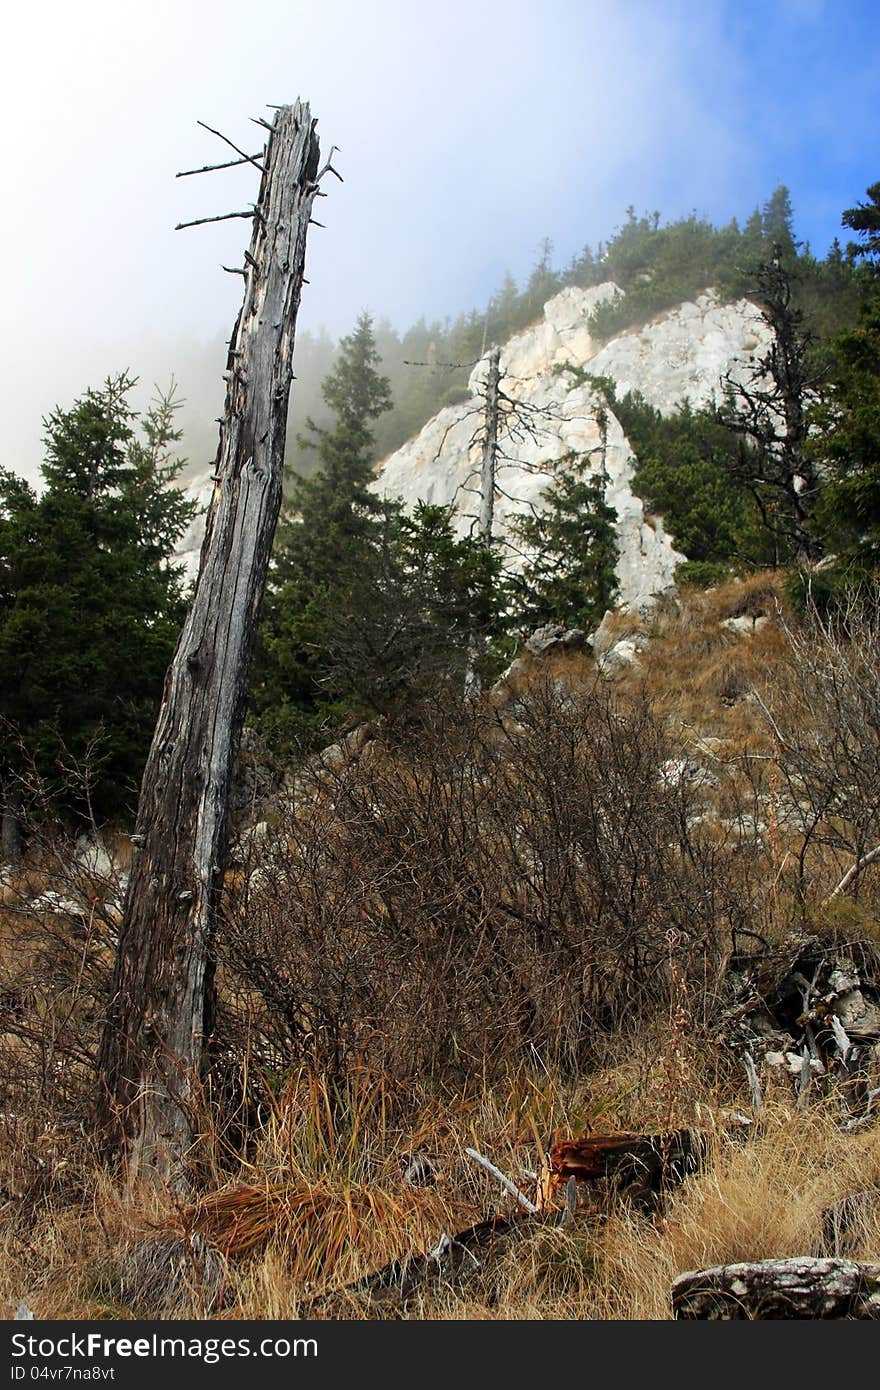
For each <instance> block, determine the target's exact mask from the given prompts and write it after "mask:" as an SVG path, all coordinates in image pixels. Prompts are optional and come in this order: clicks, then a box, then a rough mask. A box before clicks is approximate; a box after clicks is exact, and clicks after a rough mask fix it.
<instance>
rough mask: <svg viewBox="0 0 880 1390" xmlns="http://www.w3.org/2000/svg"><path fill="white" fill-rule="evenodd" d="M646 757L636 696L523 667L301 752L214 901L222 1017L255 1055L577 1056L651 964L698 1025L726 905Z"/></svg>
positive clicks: (580, 1060) (429, 1059)
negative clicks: (370, 740)
mask: <svg viewBox="0 0 880 1390" xmlns="http://www.w3.org/2000/svg"><path fill="white" fill-rule="evenodd" d="M669 751H670V750H669V748H668V747H667V746H666V744H665V740H664V737H663V735H662V733H661V730H660V728H659V726H658V724H657V722H656V721H655V720H654V718H653V717H652V715H651V713H650V711H649V709H648V706H647V703H646V702H645V701H638V700H637V701H634V702H632V703H631V705H630V707H629V708H628V709H626V710H625V709H624V708H623V707H622V706H621V705H620V703H619V702H618V701H616V700H615V698H614V696H613V694H612V692H610V691H609V690H608V688H607V687H606V686H604V685H603V684H602V683H601V682H600V681H594V682H593V684H592V685H590V686H589V687H588V688H586V689H580V690H576V691H575V690H572V689H571V688H570V687H568V686H565V685H563V684H562V683H560V682H553V681H544V682H535V683H534V684H533V685H532V686H531V687H530V689H529V690H528V691H527V692H525V693H524V694H522V695H521V696H520V697H519V698H518V700H517V701H516V702H515V704H514V705H512V706H511V707H510V708H509V709H508V711H507V712H506V713H504V714H501V713H499V712H498V711H496V710H492V709H487V708H486V707H485V706H483V705H477V704H472V703H467V702H464V703H460V704H456V703H455V702H454V701H452V700H450V699H449V698H448V697H447V698H446V700H445V701H444V703H443V705H442V707H441V706H435V707H432V708H430V709H428V710H426V711H425V712H424V713H423V715H422V717H420V719H419V720H418V722H416V723H413V724H412V725H411V726H410V727H409V728H408V729H406V730H397V731H396V741H395V743H394V744H393V746H390V745H389V746H386V747H385V748H384V749H383V750H382V752H381V755H379V754H378V753H374V755H373V756H372V757H371V758H370V759H369V760H366V761H365V760H363V759H360V760H352V761H348V762H345V763H343V764H342V765H341V766H339V767H337V768H335V769H332V770H328V769H327V768H326V767H323V768H321V769H319V770H318V771H316V772H315V773H314V776H313V779H312V784H311V785H307V784H306V783H305V782H303V783H302V785H301V788H300V804H299V805H298V806H297V807H296V808H295V809H294V810H293V811H292V812H291V814H289V815H288V816H287V817H286V818H284V819H283V821H282V822H281V823H279V825H278V827H277V829H276V834H275V837H274V839H273V841H272V842H271V844H267V843H265V842H264V843H263V844H262V845H261V848H260V860H259V864H258V865H257V864H252V865H251V866H246V868H245V882H246V886H245V887H244V889H243V891H241V893H240V894H238V895H234V894H233V895H230V897H229V900H228V902H227V905H226V913H225V924H224V930H223V933H222V939H221V942H220V945H219V954H220V960H221V966H222V971H223V979H224V982H225V987H226V989H227V991H228V993H230V994H231V995H234V996H235V998H236V1000H237V1004H236V1008H237V1018H238V1024H237V1025H235V1024H234V1018H233V1021H232V1022H230V1020H229V1019H228V1020H227V1027H228V1028H230V1029H231V1030H232V1031H233V1032H234V1031H235V1028H236V1026H237V1028H238V1036H239V1037H240V1036H242V1035H243V1031H244V1028H245V1025H244V1024H243V1023H242V1019H243V1018H244V1016H245V1015H247V1030H248V1034H249V1037H250V1038H251V1039H252V1041H253V1046H254V1048H255V1050H256V1052H257V1053H259V1055H260V1056H261V1057H262V1058H263V1068H264V1072H265V1071H266V1070H271V1069H273V1068H275V1069H278V1070H279V1071H280V1072H283V1071H284V1069H285V1068H290V1067H292V1066H296V1065H299V1064H301V1063H302V1062H303V1061H308V1062H310V1063H312V1064H314V1065H315V1066H316V1067H317V1068H318V1069H319V1070H321V1071H324V1072H326V1073H327V1074H329V1075H331V1076H336V1077H340V1078H341V1077H343V1076H344V1075H345V1072H346V1070H347V1068H349V1067H350V1065H351V1063H352V1061H353V1060H355V1059H358V1060H361V1061H364V1062H365V1063H366V1064H368V1065H370V1066H372V1067H374V1068H376V1069H377V1070H380V1071H386V1072H388V1073H389V1074H391V1075H393V1076H395V1077H400V1076H409V1077H415V1076H422V1075H440V1074H448V1075H459V1076H460V1075H462V1074H476V1075H479V1074H480V1073H485V1072H486V1071H487V1070H488V1071H491V1072H497V1071H499V1070H500V1068H501V1067H502V1066H504V1065H506V1064H510V1063H513V1064H517V1063H519V1062H522V1061H523V1060H524V1059H525V1060H528V1061H530V1062H534V1061H535V1060H536V1059H538V1060H540V1061H541V1062H543V1063H544V1064H546V1065H547V1066H552V1065H561V1066H563V1067H566V1068H580V1067H582V1066H584V1065H585V1064H586V1063H588V1062H589V1060H590V1058H591V1056H593V1055H594V1049H595V1046H596V1045H597V1043H598V1041H599V1039H600V1038H601V1037H603V1036H607V1035H608V1034H610V1033H612V1032H617V1031H619V1030H621V1029H624V1028H627V1027H630V1026H636V1025H638V1023H639V1021H640V1020H644V1019H645V1018H647V1017H649V1016H650V1015H651V1014H652V1013H656V1011H658V1010H662V1009H665V1008H666V1007H667V1005H668V999H669V991H670V984H671V964H672V959H673V958H674V960H675V962H676V966H677V969H678V971H679V973H680V976H681V978H682V979H684V980H685V981H689V982H690V983H691V984H692V985H696V984H697V983H699V986H700V994H701V1003H700V1004H699V1005H698V1006H697V1010H696V1012H697V1016H698V1021H699V1015H700V1012H701V1010H704V1009H705V1008H706V1007H711V1005H710V1002H709V996H711V993H712V981H713V980H714V979H715V976H716V973H717V967H718V963H719V959H720V955H721V952H722V950H723V942H724V941H726V940H727V939H728V937H729V931H730V928H731V926H733V925H736V923H737V922H738V921H739V920H740V918H741V916H742V913H743V911H744V908H743V906H742V904H740V903H739V902H738V900H737V896H736V894H735V892H734V891H733V887H732V885H731V883H730V881H729V878H728V875H727V872H726V862H727V861H726V857H725V853H724V848H723V846H722V845H721V844H719V842H718V839H717V836H716V837H713V836H710V835H707V834H703V833H702V831H701V829H700V826H699V824H698V823H697V822H698V817H696V816H695V815H694V814H693V813H694V809H695V802H694V792H693V790H692V789H690V788H689V787H688V786H687V785H685V784H681V785H678V786H673V785H669V783H668V781H666V780H664V778H663V777H662V776H661V774H660V767H661V764H662V763H663V762H664V760H665V759H666V758H667V757H668V755H669ZM670 942H672V943H673V945H672V947H670ZM671 952H672V955H671V954H670V953H671ZM235 1015H236V1009H233V1010H232V1016H235Z"/></svg>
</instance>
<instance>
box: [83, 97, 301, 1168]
mask: <svg viewBox="0 0 880 1390" xmlns="http://www.w3.org/2000/svg"><path fill="white" fill-rule="evenodd" d="M315 124H316V122H315V121H313V120H312V118H311V115H310V112H309V108H308V106H307V105H306V104H305V103H303V102H299V101H298V102H296V103H295V105H293V106H286V107H282V108H281V109H280V110H279V111H278V112H277V113H276V116H275V121H274V124H273V128H272V132H271V135H270V137H269V142H268V147H267V150H266V153H265V157H264V172H263V176H262V182H261V186H260V195H259V199H258V202H257V205H256V212H255V214H254V227H253V235H252V238H251V243H250V249H249V251H248V252H247V253H246V256H245V262H246V265H245V295H244V303H243V305H242V309H241V312H240V314H239V317H238V320H237V322H236V326H235V330H234V333H233V336H232V340H231V344H230V351H229V358H228V370H227V373H226V379H227V382H228V386H227V393H226V407H225V413H224V419H223V422H222V425H221V430H220V444H219V450H218V458H217V467H216V485H215V488H214V495H213V499H212V502H211V506H210V509H209V514H208V520H207V529H206V534H205V540H204V544H203V547H202V555H201V565H200V569H199V575H198V580H197V583H196V591H195V597H194V600H193V604H192V608H191V610H190V612H189V615H188V617H187V619H186V622H185V624H184V628H183V631H182V633H181V637H180V641H179V642H178V646H177V650H176V652H175V655H174V658H173V661H172V663H171V666H170V668H169V671H168V675H167V677H166V681H165V691H164V694H163V698H162V704H161V708H160V711H159V716H158V721H157V724H156V730H155V734H154V737H153V744H152V747H151V750H150V754H149V757H148V760H147V765H146V769H145V772H144V777H143V782H142V785H141V796H140V803H139V806H138V817H137V826H136V833H135V836H134V837H133V840H134V845H135V855H134V859H133V863H132V869H131V876H130V879H129V884H128V890H127V893H126V900H125V908H124V913H123V922H122V926H121V929H120V935H119V948H118V955H117V961H116V969H115V975H114V983H113V996H112V1000H111V1006H110V1010H109V1015H108V1018H107V1021H106V1025H105V1031H104V1036H103V1041H102V1047H101V1055H100V1063H99V1070H100V1097H99V1115H100V1119H101V1121H102V1124H103V1127H104V1130H105V1132H106V1133H107V1135H108V1139H109V1143H110V1145H111V1146H112V1147H115V1148H118V1147H120V1146H124V1145H127V1146H128V1148H129V1158H130V1164H131V1171H132V1173H133V1175H135V1176H137V1177H140V1178H144V1179H147V1180H150V1181H153V1182H172V1183H177V1182H180V1181H182V1180H184V1178H185V1171H186V1161H187V1157H188V1155H189V1154H190V1152H191V1151H192V1149H193V1146H194V1144H195V1143H196V1142H197V1139H198V1133H199V1119H198V1114H197V1110H198V1076H199V1065H200V1061H201V1057H202V1048H203V1035H204V1032H205V1008H206V997H207V992H208V988H209V981H210V976H211V948H212V932H213V922H214V915H215V912H216V908H217V903H218V898H219V895H220V891H221V888H222V883H223V872H224V867H225V863H226V853H227V834H228V809H229V798H230V790H231V783H232V777H233V771H234V766H235V759H236V755H237V751H238V745H239V739H240V735H241V727H242V722H243V719H244V711H245V702H246V695H247V678H248V670H249V666H250V660H251V654H252V649H253V641H254V633H255V629H256V623H257V616H258V613H259V608H260V603H261V600H262V595H263V589H264V586H265V581H266V573H267V568H268V563H269V554H270V550H271V546H272V539H273V536H274V533H275V526H276V523H277V520H278V513H279V509H280V505H281V485H282V473H283V460H284V442H285V431H286V424H287V406H288V396H289V391H290V383H291V379H292V357H293V343H294V328H295V323H296V314H297V309H298V307H299V300H300V292H301V288H302V281H303V266H304V260H305V246H306V231H307V227H308V224H309V217H310V213H311V208H312V203H313V201H314V197H315V194H316V192H317V182H316V179H317V177H318V162H319V146H318V141H317V137H316V136H315V130H314V127H315Z"/></svg>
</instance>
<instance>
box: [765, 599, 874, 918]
mask: <svg viewBox="0 0 880 1390" xmlns="http://www.w3.org/2000/svg"><path fill="white" fill-rule="evenodd" d="M878 599H880V593H878V592H877V590H876V589H875V590H874V591H873V592H871V593H862V594H857V595H856V596H854V597H853V599H852V600H851V602H850V604H849V607H848V609H847V610H846V611H845V612H844V613H842V614H837V615H835V616H832V617H830V618H821V617H820V616H819V614H818V613H816V612H815V611H813V612H812V613H810V614H809V615H808V618H807V620H806V621H805V622H804V623H803V625H801V626H800V627H794V626H788V627H787V628H786V630H785V631H786V639H787V653H786V659H785V660H784V662H783V663H782V665H781V666H780V667H779V668H778V669H777V670H775V671H774V673H773V676H772V679H771V680H770V681H769V683H768V685H767V688H766V689H765V690H764V691H763V692H762V693H761V695H760V696H759V705H760V708H761V710H762V712H763V714H764V716H765V718H766V721H767V724H768V726H769V729H770V732H771V734H772V738H773V743H774V759H775V762H776V764H777V766H778V776H779V780H780V785H781V797H780V808H779V815H780V821H781V823H782V825H783V828H784V829H786V830H788V831H791V832H794V833H795V834H796V835H797V838H798V846H797V851H796V859H797V884H798V889H799V891H800V893H801V896H802V897H804V898H806V897H808V895H809V891H810V889H811V887H815V888H817V889H818V891H820V892H822V893H828V892H829V890H830V892H831V894H832V895H836V894H837V893H842V892H847V893H849V894H850V896H852V897H853V898H857V897H858V896H859V894H860V892H861V891H862V881H863V877H864V870H865V869H867V867H868V865H869V864H871V863H872V862H873V861H874V859H880V607H878ZM829 874H830V875H831V876H830V877H829Z"/></svg>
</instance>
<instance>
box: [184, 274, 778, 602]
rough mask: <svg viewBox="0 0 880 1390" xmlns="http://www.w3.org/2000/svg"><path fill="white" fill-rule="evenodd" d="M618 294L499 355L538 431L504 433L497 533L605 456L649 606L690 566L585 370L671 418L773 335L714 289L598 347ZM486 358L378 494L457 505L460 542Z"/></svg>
mask: <svg viewBox="0 0 880 1390" xmlns="http://www.w3.org/2000/svg"><path fill="white" fill-rule="evenodd" d="M620 293H621V291H620V290H619V289H618V288H617V286H616V285H614V284H612V283H610V282H608V283H606V284H604V285H599V286H597V287H594V288H592V289H588V290H583V289H577V288H574V287H570V288H568V289H564V290H562V291H561V293H559V294H557V295H555V296H554V297H553V298H552V299H551V300H550V301H549V302H548V303H547V304H546V305H545V307H544V314H543V318H542V319H541V321H540V322H539V323H537V324H534V325H533V326H532V327H530V328H528V329H526V330H525V331H524V332H522V333H518V334H517V335H516V336H515V337H513V338H511V339H510V340H509V341H508V342H507V344H506V345H505V346H504V348H503V349H502V352H501V371H502V383H501V384H502V390H503V391H505V392H506V394H507V395H508V396H510V397H511V398H515V399H516V400H519V401H522V402H524V403H525V405H526V409H527V411H528V412H529V417H530V419H531V422H532V428H531V430H525V429H522V428H519V429H518V430H513V431H511V430H510V429H509V428H508V429H505V428H503V427H502V430H501V434H500V440H499V443H500V447H501V450H502V452H503V454H504V458H503V459H502V461H501V466H500V468H499V475H498V483H499V487H500V489H501V495H500V496H499V498H498V500H497V502H496V511H495V530H496V534H498V535H500V536H504V535H505V534H506V531H507V523H508V521H509V518H510V517H511V515H512V514H514V513H516V512H522V511H525V510H527V509H528V508H530V507H532V506H537V507H540V505H541V498H542V496H543V493H544V491H545V489H546V487H547V485H548V482H549V481H550V479H551V477H552V474H553V467H554V464H555V463H556V462H557V461H558V460H559V459H561V458H562V457H563V456H564V455H566V454H568V453H570V452H576V453H579V454H586V455H588V456H589V457H590V459H591V460H592V466H593V469H594V470H595V471H596V472H599V470H601V468H602V466H603V455H604V469H605V476H606V479H607V486H606V498H607V501H608V503H609V505H610V506H611V507H612V508H613V509H614V511H615V512H616V513H617V540H618V550H619V559H618V564H617V578H618V584H619V590H620V602H621V604H622V605H623V606H624V607H630V608H641V607H645V606H647V605H649V604H650V602H651V600H652V598H653V597H654V596H655V595H657V594H660V593H663V592H664V591H666V590H668V589H669V588H670V587H671V586H672V583H673V574H674V571H675V566H676V565H677V564H678V562H679V561H680V560H681V559H682V558H683V557H682V556H681V555H680V554H679V553H678V552H677V551H676V550H675V548H674V546H673V544H672V541H671V539H670V537H669V535H668V534H667V532H666V531H665V529H664V526H663V521H662V518H661V517H650V518H646V517H645V513H644V508H643V506H642V503H641V500H640V499H639V498H638V497H636V496H635V494H634V493H633V491H632V476H633V467H634V457H633V453H632V450H631V448H630V446H629V443H628V441H627V439H626V437H625V436H624V433H623V430H622V429H621V426H620V424H619V422H618V421H617V419H616V418H614V417H613V416H612V415H610V413H609V416H608V420H607V435H606V439H605V442H604V447H603V440H602V436H601V431H600V428H599V423H598V420H597V411H598V409H599V406H600V405H601V403H602V402H601V398H600V396H599V395H598V394H597V393H596V391H595V390H594V389H593V387H592V386H591V385H590V384H589V382H585V381H584V380H583V373H585V372H586V373H588V374H589V375H590V376H594V377H598V376H605V377H609V378H610V379H611V380H612V381H613V382H614V384H615V387H616V389H617V392H618V394H619V395H622V394H625V393H626V392H627V391H629V390H638V391H640V392H641V394H642V395H643V396H644V397H645V399H646V400H647V401H649V402H650V403H651V404H652V405H654V406H655V407H656V408H657V409H658V410H660V411H662V412H663V413H664V414H669V413H670V412H673V411H675V410H677V409H679V408H680V407H681V405H682V404H683V403H684V402H685V401H689V402H690V404H691V405H692V406H693V407H695V408H699V407H700V406H704V405H708V404H709V403H710V402H711V400H712V399H713V397H715V398H717V397H720V395H721V394H722V391H723V379H724V377H725V376H727V375H729V376H731V377H732V378H733V379H734V380H736V379H738V378H739V379H743V378H746V377H747V376H748V374H749V372H750V371H751V369H752V367H753V364H754V361H755V359H756V357H757V356H759V355H760V354H761V353H762V352H763V351H765V350H766V347H767V344H768V341H769V331H768V329H767V327H766V325H765V324H764V322H763V320H762V319H761V317H760V314H759V312H758V310H757V309H756V308H755V306H754V305H753V304H752V303H750V302H749V301H748V300H738V301H737V302H735V303H733V304H721V303H719V301H718V299H717V297H716V296H715V295H714V294H713V293H712V292H711V291H708V292H707V293H705V294H702V295H700V296H699V297H698V298H697V299H696V300H694V301H693V302H689V303H684V304H680V305H679V306H678V307H677V308H675V309H672V310H669V311H668V312H666V313H662V314H658V315H656V316H655V317H654V318H653V319H651V320H650V322H648V323H647V324H645V325H643V326H641V327H638V328H631V329H627V330H625V331H624V332H622V333H620V334H618V335H616V336H615V337H613V338H611V339H610V340H608V341H607V342H603V341H601V340H597V339H595V338H594V337H593V336H592V335H591V333H590V328H589V320H590V316H591V315H592V313H593V311H594V310H595V308H596V307H597V306H598V305H599V304H601V303H603V302H604V301H606V300H607V299H609V298H613V297H614V296H616V295H618V294H620ZM486 360H487V359H483V361H481V362H480V363H478V364H477V366H476V367H475V368H474V370H473V372H472V374H471V379H470V383H469V387H470V391H471V396H470V398H469V399H468V400H466V401H464V402H462V403H461V404H459V405H454V406H449V407H447V408H446V409H445V410H441V411H440V412H439V414H437V415H435V416H434V418H433V419H431V420H429V421H428V423H427V424H426V425H425V426H424V428H423V429H422V430H421V431H420V433H419V434H418V435H417V436H416V437H415V438H414V439H411V440H410V441H408V443H406V444H404V445H403V447H402V448H400V449H398V450H397V452H396V453H394V454H392V455H391V456H390V457H389V458H387V459H385V460H384V462H383V463H382V464H381V465H380V468H379V470H378V472H377V478H376V484H375V486H376V489H377V491H378V492H380V493H382V494H383V495H385V496H388V497H397V498H401V499H402V501H403V502H404V504H405V505H406V506H407V507H409V508H412V507H414V506H415V504H416V503H417V502H419V501H424V502H432V503H439V504H449V503H455V506H456V510H457V516H458V520H457V527H458V531H459V533H460V534H466V533H467V532H468V531H469V530H470V529H471V528H472V527H474V526H475V519H476V515H477V511H478V506H479V499H478V496H477V493H476V491H475V489H476V486H477V483H478V468H479V445H478V443H476V442H475V436H476V435H477V434H478V432H479V428H480V424H481V418H482V408H483V407H482V400H481V397H480V395H479V390H480V386H481V384H482V382H483V380H484V377H485V372H486ZM567 368H571V369H572V370H566V369H567ZM210 488H211V483H210V480H209V478H208V476H207V473H206V474H205V476H204V477H198V478H193V479H192V480H191V481H190V483H189V485H188V488H187V494H188V495H189V496H192V497H196V498H198V499H199V500H200V501H204V500H206V499H207V497H209V496H210ZM203 533H204V514H202V515H201V516H200V517H198V518H197V519H196V521H195V522H194V523H193V525H192V526H191V527H190V529H189V532H188V533H187V536H186V537H185V538H184V541H183V543H182V545H181V548H180V551H179V558H181V559H183V560H184V561H185V563H186V566H187V570H188V573H189V574H190V575H191V576H192V575H194V574H195V572H196V570H197V569H198V562H199V550H200V547H201V541H202V536H203ZM513 563H515V561H513Z"/></svg>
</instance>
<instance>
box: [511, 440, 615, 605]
mask: <svg viewBox="0 0 880 1390" xmlns="http://www.w3.org/2000/svg"><path fill="white" fill-rule="evenodd" d="M600 425H601V420H600ZM589 469H590V459H589V458H588V457H587V456H585V455H579V454H573V453H572V454H567V455H565V457H564V458H563V459H561V460H560V462H559V463H558V464H557V466H556V472H555V475H554V478H553V481H552V483H551V484H550V486H549V487H548V488H547V490H546V492H545V494H544V499H543V507H542V510H541V511H539V512H535V513H534V514H532V515H524V516H520V517H518V518H516V519H515V521H513V522H512V523H511V530H512V532H513V534H514V537H515V540H516V542H518V544H519V546H520V547H521V548H522V550H523V553H524V557H525V563H524V566H523V570H522V576H521V580H520V582H519V584H518V586H517V587H518V590H519V592H518V594H517V596H516V612H517V622H518V624H519V626H521V627H538V626H541V625H543V624H545V623H562V624H563V625H564V626H566V627H583V628H587V629H590V628H594V627H596V626H597V624H598V623H599V622H601V620H602V618H603V616H604V614H605V612H606V610H607V609H608V608H610V607H611V606H612V604H613V602H614V599H615V596H616V594H617V580H616V577H615V573H614V567H615V565H616V563H617V543H616V539H615V521H616V516H615V513H614V511H613V510H612V508H611V507H609V506H608V503H607V502H606V501H605V488H604V482H603V480H602V479H601V478H596V477H594V476H591V475H590V472H589Z"/></svg>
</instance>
